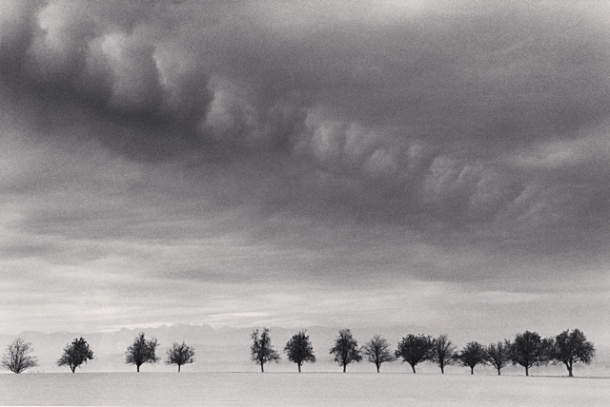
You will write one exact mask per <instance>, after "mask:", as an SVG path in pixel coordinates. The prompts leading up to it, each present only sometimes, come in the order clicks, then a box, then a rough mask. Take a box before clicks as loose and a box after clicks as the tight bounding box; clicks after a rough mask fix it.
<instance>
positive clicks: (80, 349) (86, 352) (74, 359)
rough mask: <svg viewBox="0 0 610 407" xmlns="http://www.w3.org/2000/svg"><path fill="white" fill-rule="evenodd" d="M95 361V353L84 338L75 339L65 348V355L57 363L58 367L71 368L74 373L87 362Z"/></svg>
mask: <svg viewBox="0 0 610 407" xmlns="http://www.w3.org/2000/svg"><path fill="white" fill-rule="evenodd" d="M91 359H93V351H92V350H91V349H90V348H89V344H88V343H87V341H86V340H84V339H83V338H75V339H74V340H73V341H72V343H70V344H68V346H66V347H65V349H64V353H63V355H61V358H59V360H58V361H57V366H69V367H70V370H72V373H74V371H75V370H76V368H77V367H80V365H82V364H83V363H87V360H91Z"/></svg>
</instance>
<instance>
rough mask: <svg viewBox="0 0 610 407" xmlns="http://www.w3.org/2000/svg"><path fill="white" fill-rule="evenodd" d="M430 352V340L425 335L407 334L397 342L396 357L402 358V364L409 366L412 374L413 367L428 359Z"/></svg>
mask: <svg viewBox="0 0 610 407" xmlns="http://www.w3.org/2000/svg"><path fill="white" fill-rule="evenodd" d="M431 350H432V338H431V337H429V336H426V335H423V334H422V335H413V334H409V335H407V336H405V337H404V338H402V340H401V341H400V342H398V349H396V352H395V354H396V357H397V358H402V360H403V362H407V363H408V364H410V365H411V369H413V373H417V372H416V371H415V366H416V365H417V364H419V363H421V362H423V361H425V360H428V359H430V357H431Z"/></svg>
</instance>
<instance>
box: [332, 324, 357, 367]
mask: <svg viewBox="0 0 610 407" xmlns="http://www.w3.org/2000/svg"><path fill="white" fill-rule="evenodd" d="M330 354H331V355H335V362H337V363H338V364H339V366H343V373H345V371H346V370H347V365H349V364H350V363H352V362H360V361H361V360H362V356H361V355H360V350H358V341H356V339H354V336H353V335H352V332H351V331H350V330H349V329H342V330H340V331H339V336H338V337H337V339H335V346H333V347H332V348H331V349H330Z"/></svg>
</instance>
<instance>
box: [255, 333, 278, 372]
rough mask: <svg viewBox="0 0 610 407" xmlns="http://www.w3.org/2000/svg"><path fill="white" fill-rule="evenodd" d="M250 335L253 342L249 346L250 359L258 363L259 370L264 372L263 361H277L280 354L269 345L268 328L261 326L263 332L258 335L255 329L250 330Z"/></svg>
mask: <svg viewBox="0 0 610 407" xmlns="http://www.w3.org/2000/svg"><path fill="white" fill-rule="evenodd" d="M251 337H252V342H253V343H252V346H251V347H250V353H251V355H252V361H253V362H256V363H258V364H259V365H260V367H261V372H262V373H264V372H265V368H264V365H265V363H268V362H277V361H279V360H280V355H278V353H277V352H276V351H275V350H274V349H273V346H272V345H271V337H270V336H269V329H267V328H263V332H261V333H260V335H259V331H258V329H257V330H255V331H253V332H252V335H251Z"/></svg>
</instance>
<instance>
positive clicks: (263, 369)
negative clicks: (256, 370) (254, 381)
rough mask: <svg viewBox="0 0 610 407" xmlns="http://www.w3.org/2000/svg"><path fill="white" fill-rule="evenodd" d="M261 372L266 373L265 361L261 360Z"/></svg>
mask: <svg viewBox="0 0 610 407" xmlns="http://www.w3.org/2000/svg"><path fill="white" fill-rule="evenodd" d="M261 373H265V368H264V363H263V362H261Z"/></svg>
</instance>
